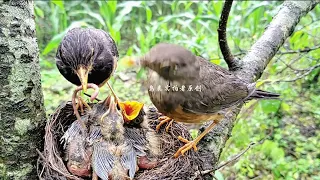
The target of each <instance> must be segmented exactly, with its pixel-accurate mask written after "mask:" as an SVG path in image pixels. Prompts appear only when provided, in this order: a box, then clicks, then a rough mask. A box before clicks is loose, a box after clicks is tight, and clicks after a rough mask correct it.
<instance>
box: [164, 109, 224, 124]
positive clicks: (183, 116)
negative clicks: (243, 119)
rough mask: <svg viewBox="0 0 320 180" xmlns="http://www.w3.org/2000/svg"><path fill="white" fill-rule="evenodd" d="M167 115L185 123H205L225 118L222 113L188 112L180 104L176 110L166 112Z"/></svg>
mask: <svg viewBox="0 0 320 180" xmlns="http://www.w3.org/2000/svg"><path fill="white" fill-rule="evenodd" d="M165 115H166V116H168V117H170V118H172V119H174V120H175V121H178V122H183V123H204V122H206V121H212V120H216V119H221V118H223V115H222V114H220V113H215V114H196V113H188V112H185V111H183V110H182V107H181V106H178V108H176V109H175V110H174V111H172V112H170V113H165Z"/></svg>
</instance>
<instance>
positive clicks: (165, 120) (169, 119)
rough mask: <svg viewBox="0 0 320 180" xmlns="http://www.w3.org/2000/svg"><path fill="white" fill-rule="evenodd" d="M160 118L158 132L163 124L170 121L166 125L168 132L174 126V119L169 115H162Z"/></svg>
mask: <svg viewBox="0 0 320 180" xmlns="http://www.w3.org/2000/svg"><path fill="white" fill-rule="evenodd" d="M158 119H159V121H160V123H159V124H158V125H157V126H156V131H157V132H158V131H159V130H160V128H161V126H162V125H163V124H165V123H167V122H169V124H168V125H167V126H166V132H169V128H170V127H172V123H173V121H174V120H173V119H172V118H169V117H167V116H161V117H159V118H158Z"/></svg>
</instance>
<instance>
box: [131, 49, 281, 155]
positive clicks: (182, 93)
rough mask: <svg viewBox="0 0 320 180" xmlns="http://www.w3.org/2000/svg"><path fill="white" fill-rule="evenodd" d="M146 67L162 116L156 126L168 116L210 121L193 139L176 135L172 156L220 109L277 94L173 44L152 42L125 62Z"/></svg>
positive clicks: (189, 144)
mask: <svg viewBox="0 0 320 180" xmlns="http://www.w3.org/2000/svg"><path fill="white" fill-rule="evenodd" d="M134 63H135V64H140V65H141V66H144V67H147V68H148V69H149V73H148V79H147V85H148V87H149V91H148V92H149V96H150V99H151V101H152V103H153V104H154V105H155V106H156V108H157V109H158V110H159V112H160V113H162V114H164V115H165V117H162V118H161V120H163V121H162V122H161V123H160V124H159V125H158V126H157V129H159V128H160V126H161V125H162V124H163V123H165V122H170V121H171V123H172V119H174V120H175V121H178V122H183V123H203V122H206V121H213V122H212V124H211V125H210V126H209V127H207V128H206V129H205V131H204V132H202V133H201V134H200V135H199V136H198V137H197V138H196V139H195V140H193V141H188V140H187V139H184V138H182V137H180V136H179V137H178V138H179V139H180V140H181V141H183V142H185V143H186V144H185V145H184V146H183V147H181V148H180V149H179V150H178V151H177V152H176V153H175V154H174V157H178V156H179V155H180V154H181V155H183V154H184V153H185V152H186V151H188V150H190V149H191V148H193V149H194V150H197V147H196V145H197V143H198V142H199V141H200V140H201V139H202V138H203V137H204V136H205V135H206V134H207V133H208V132H209V131H210V130H211V129H212V128H213V127H214V126H215V125H216V124H217V123H219V121H220V120H221V119H222V118H223V117H224V115H223V114H221V113H220V112H221V111H222V110H227V109H228V108H230V107H232V106H236V105H238V104H239V103H241V102H244V101H247V100H250V99H268V98H278V97H279V95H278V94H274V93H270V92H266V91H262V90H257V89H256V88H255V83H248V82H246V81H244V80H241V79H239V78H238V77H237V76H236V75H234V74H233V73H231V72H229V71H228V70H226V69H224V68H222V67H220V66H217V65H214V64H212V63H210V62H209V61H207V60H205V59H203V58H201V57H198V56H195V55H193V54H192V52H190V51H189V50H187V49H185V48H183V47H181V46H178V45H174V44H166V43H160V44H157V45H155V46H154V47H153V48H152V49H151V50H150V51H149V52H148V53H147V54H146V55H145V56H144V57H142V58H140V60H137V61H134V62H132V61H131V62H128V64H134Z"/></svg>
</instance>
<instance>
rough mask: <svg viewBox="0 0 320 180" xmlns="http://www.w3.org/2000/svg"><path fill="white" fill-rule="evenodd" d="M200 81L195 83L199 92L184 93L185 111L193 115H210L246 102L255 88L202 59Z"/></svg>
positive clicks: (183, 104) (183, 105)
mask: <svg viewBox="0 0 320 180" xmlns="http://www.w3.org/2000/svg"><path fill="white" fill-rule="evenodd" d="M198 60H200V61H201V71H200V79H199V80H198V81H197V82H195V84H194V86H198V87H199V89H198V91H196V90H194V91H192V92H186V93H183V96H184V97H183V98H184V101H183V103H182V104H181V106H182V107H183V110H185V111H187V112H191V113H201V114H210V113H216V112H217V111H220V110H223V109H225V108H228V107H231V106H233V105H235V104H237V103H239V102H241V101H244V100H245V99H246V98H247V97H248V96H249V95H250V93H251V92H253V91H254V86H252V84H249V83H247V82H245V81H242V80H241V79H239V78H238V77H236V76H235V75H234V74H232V73H231V72H229V71H228V70H226V69H224V68H222V67H219V66H217V65H214V64H212V63H210V62H208V61H206V60H204V59H202V58H200V57H198Z"/></svg>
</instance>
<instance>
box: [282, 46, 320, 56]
mask: <svg viewBox="0 0 320 180" xmlns="http://www.w3.org/2000/svg"><path fill="white" fill-rule="evenodd" d="M317 49H320V45H317V46H314V47H312V48H309V47H307V48H304V49H299V50H291V51H285V52H281V51H280V52H278V53H277V54H296V53H308V52H310V51H313V50H317Z"/></svg>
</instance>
